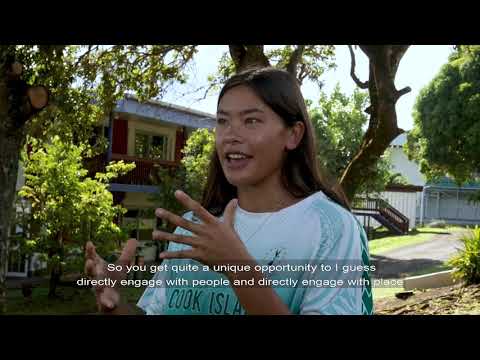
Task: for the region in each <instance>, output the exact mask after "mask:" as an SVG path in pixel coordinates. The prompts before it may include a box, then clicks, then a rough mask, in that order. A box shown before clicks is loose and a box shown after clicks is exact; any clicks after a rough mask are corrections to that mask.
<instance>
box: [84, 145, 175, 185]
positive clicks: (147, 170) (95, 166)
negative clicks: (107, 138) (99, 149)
mask: <svg viewBox="0 0 480 360" xmlns="http://www.w3.org/2000/svg"><path fill="white" fill-rule="evenodd" d="M111 160H112V161H120V160H123V161H124V162H125V163H132V162H134V163H135V165H136V167H135V169H133V170H132V171H130V172H128V173H127V174H125V175H123V176H120V177H118V178H116V179H114V180H113V182H115V183H118V184H127V185H157V184H158V181H156V180H155V177H156V170H157V169H158V168H170V169H172V170H173V169H175V168H176V167H177V166H178V164H177V163H176V162H174V161H165V160H148V159H141V158H137V157H134V156H128V155H123V154H115V153H113V154H112V158H111ZM106 164H107V154H106V153H104V154H100V155H97V156H96V157H93V158H91V159H87V160H86V161H85V166H86V168H87V169H88V170H89V176H92V177H93V176H95V173H96V172H104V171H105V166H106Z"/></svg>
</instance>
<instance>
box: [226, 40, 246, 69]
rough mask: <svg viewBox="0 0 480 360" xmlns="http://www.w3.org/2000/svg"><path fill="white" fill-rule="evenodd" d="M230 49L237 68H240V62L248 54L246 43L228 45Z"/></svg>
mask: <svg viewBox="0 0 480 360" xmlns="http://www.w3.org/2000/svg"><path fill="white" fill-rule="evenodd" d="M228 49H229V51H230V57H231V58H232V61H233V63H234V64H235V68H237V69H238V68H240V64H241V62H242V60H243V58H244V57H245V55H246V54H247V50H246V49H245V46H244V45H228Z"/></svg>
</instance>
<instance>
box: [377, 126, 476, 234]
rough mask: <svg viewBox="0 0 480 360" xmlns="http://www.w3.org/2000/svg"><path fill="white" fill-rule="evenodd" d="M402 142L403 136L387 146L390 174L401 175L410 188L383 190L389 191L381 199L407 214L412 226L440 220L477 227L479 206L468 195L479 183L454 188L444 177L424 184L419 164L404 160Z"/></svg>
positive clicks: (424, 180)
mask: <svg viewBox="0 0 480 360" xmlns="http://www.w3.org/2000/svg"><path fill="white" fill-rule="evenodd" d="M406 142H407V134H406V133H403V134H401V135H399V136H398V137H397V138H395V139H394V140H393V142H392V143H391V145H390V152H391V161H392V165H393V171H394V172H399V173H400V174H402V175H403V176H404V177H405V178H407V180H408V182H409V184H411V185H409V186H403V187H402V186H397V187H395V188H392V189H387V190H389V191H387V192H386V193H384V194H383V196H384V197H385V198H386V199H387V200H388V201H389V202H390V204H391V205H393V206H394V207H396V208H397V209H399V210H400V211H402V212H403V213H409V214H410V215H409V218H410V219H415V223H429V222H432V221H435V220H443V221H445V222H447V223H450V224H463V225H468V224H480V204H478V203H477V204H475V203H472V202H471V201H470V197H471V195H472V194H473V193H474V192H476V191H480V183H478V182H471V183H468V184H464V185H462V186H458V185H457V184H455V182H454V181H453V180H452V179H450V178H449V177H447V176H445V177H443V178H442V179H440V180H439V181H435V182H427V180H426V178H425V176H424V175H423V174H422V173H421V172H420V167H419V165H418V164H417V163H415V162H414V161H410V160H408V157H407V155H406V154H405V152H404V150H403V145H404V144H405V143H406ZM392 190H393V191H392ZM407 193H409V194H410V195H406V194H407ZM394 194H395V195H394ZM413 194H415V205H413V203H414V202H413V198H414V196H413ZM414 206H415V208H414ZM413 214H415V215H414V216H413ZM412 227H413V226H412Z"/></svg>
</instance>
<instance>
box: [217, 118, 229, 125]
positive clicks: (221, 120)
mask: <svg viewBox="0 0 480 360" xmlns="http://www.w3.org/2000/svg"><path fill="white" fill-rule="evenodd" d="M226 122H227V119H225V118H217V124H218V125H224V124H225V123H226Z"/></svg>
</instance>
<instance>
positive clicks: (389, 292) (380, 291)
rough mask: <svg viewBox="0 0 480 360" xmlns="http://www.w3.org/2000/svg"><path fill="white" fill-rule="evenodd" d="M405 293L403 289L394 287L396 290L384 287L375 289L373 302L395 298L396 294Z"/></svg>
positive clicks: (373, 289) (373, 290)
mask: <svg viewBox="0 0 480 360" xmlns="http://www.w3.org/2000/svg"><path fill="white" fill-rule="evenodd" d="M401 291H403V288H399V287H394V288H384V287H373V288H372V294H373V300H374V301H375V300H378V299H382V298H386V297H393V296H395V294H396V293H398V292H401Z"/></svg>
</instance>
